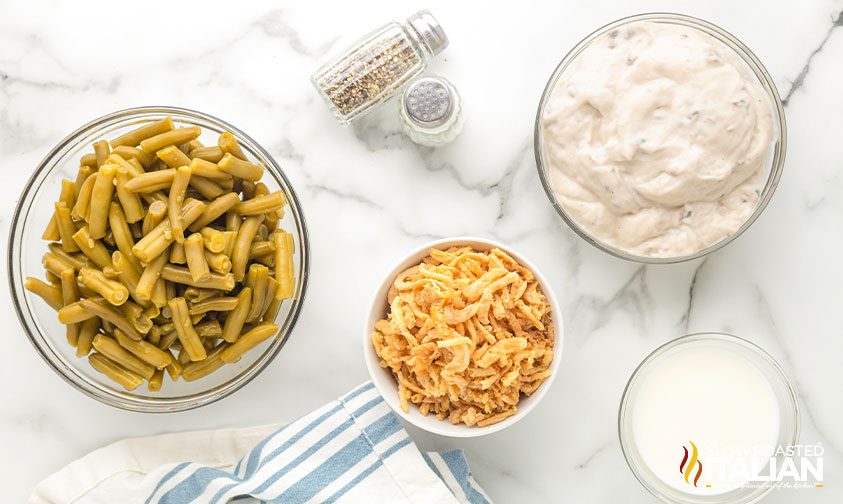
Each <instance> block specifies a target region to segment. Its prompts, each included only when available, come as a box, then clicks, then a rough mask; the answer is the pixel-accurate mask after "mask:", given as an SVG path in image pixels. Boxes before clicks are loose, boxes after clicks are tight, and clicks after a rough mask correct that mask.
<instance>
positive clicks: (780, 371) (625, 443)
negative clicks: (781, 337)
mask: <svg viewBox="0 0 843 504" xmlns="http://www.w3.org/2000/svg"><path fill="white" fill-rule="evenodd" d="M698 341H717V342H720V343H726V344H733V345H738V346H740V347H743V348H745V349H747V350H749V351H751V352H752V353H754V354H756V355H758V356H759V357H760V358H761V359H762V360H763V361H764V362H766V363H767V365H769V366H770V368H771V369H772V370H773V372H774V373H775V374H776V376H778V377H779V378H780V379H781V381H782V383H783V384H784V387H785V389H786V390H787V396H788V399H790V402H789V405H790V407H791V408H792V412H793V433H792V436H791V439H790V441H789V442H790V444H791V445H795V444H796V443H798V442H799V436H800V431H801V422H802V420H801V410H800V408H799V395H798V394H797V393H796V388H795V387H794V385H793V382H792V381H791V379H790V377H789V376H788V375H787V373H786V372H785V370H784V368H782V366H781V364H779V362H778V361H777V360H776V359H775V358H774V357H773V356H772V355H770V353H769V352H767V351H766V350H764V348H762V347H761V346H760V345H757V344H755V343H753V342H751V341H749V340H747V339H745V338H741V337H740V336H736V335H734V334H730V333H727V332H720V331H701V332H694V333H689V334H686V335H684V336H679V337H676V338H673V339H672V340H669V341H667V342H665V343H663V344H661V345H659V346H658V347H656V348H655V349H654V350H653V351H651V352H650V353H648V354H647V356H646V357H644V359H642V360H641V362H640V363H639V364H638V365H637V366H636V367H635V370H633V372H632V374H631V375H630V376H629V379H628V380H627V382H626V386H624V389H623V395H621V400H620V405H619V406H618V425H617V429H618V444H619V445H620V448H621V453H622V454H623V457H624V461H625V462H626V465H627V467H628V468H629V470H630V472H631V473H632V474H633V475H634V476H635V479H636V480H638V482H639V483H640V484H641V486H643V487H644V488H645V489H646V490H647V491H648V492H649V493H650V494H652V495H653V496H654V497H656V498H657V499H659V500H660V501H663V502H667V503H671V502H674V500H672V499H674V498H675V496H673V495H665V493H664V491H663V489H662V488H657V487H656V486H655V485H653V484H651V483H650V482H648V481H645V478H644V476H643V474H642V470H641V469H640V468H639V466H638V465H637V464H636V463H635V461H634V460H633V459H632V455H631V452H633V451H637V450H633V447H634V444H632V442H631V440H629V439H627V436H626V435H624V420H625V419H627V417H628V415H629V414H631V407H632V405H631V404H629V400H630V393H631V392H632V389H633V387H634V386H635V384H636V383H637V381H638V379H639V378H640V377H641V373H642V372H643V371H644V370H645V369H646V368H647V367H648V366H649V365H650V364H651V363H652V362H653V361H654V360H655V359H656V358H658V357H659V356H661V355H663V354H664V353H666V352H668V351H670V350H672V349H674V348H676V347H680V346H682V345H686V344H690V343H694V342H698ZM665 486H666V485H665ZM772 489H773V488H772V486H769V487H766V488H764V489H762V491H760V492H757V493H756V495H753V496H750V498H749V499H748V500H744V501H740V503H741V504H753V503H756V502H758V501H760V500H761V499H762V498H764V496H766V495H767V494H768V493H769V492H770V491H771V490H772ZM732 491H734V490H732ZM727 494H728V492H727V493H724V494H717V495H716V497H723V496H724V495H727ZM694 497H700V496H694ZM702 497H704V496H702ZM712 497H715V496H712ZM689 502H691V501H689ZM695 502H708V501H706V500H701V501H700V500H698V501H695ZM730 502H735V501H730Z"/></svg>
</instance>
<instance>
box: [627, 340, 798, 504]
mask: <svg viewBox="0 0 843 504" xmlns="http://www.w3.org/2000/svg"><path fill="white" fill-rule="evenodd" d="M618 432H619V435H620V443H621V449H622V450H623V453H624V457H626V461H627V464H629V467H630V469H631V470H632V472H633V474H634V475H635V477H636V478H638V481H640V482H641V484H642V485H644V487H645V488H646V489H647V490H648V491H650V492H651V493H652V494H653V495H655V496H656V497H658V498H659V499H661V500H663V501H664V502H669V503H680V504H685V503H688V504H715V503H724V504H725V503H729V504H747V503H753V502H757V501H759V500H760V499H761V498H762V497H763V496H764V495H766V494H767V492H769V491H770V490H771V489H772V487H773V485H772V484H771V483H770V482H769V481H767V480H769V479H770V474H771V468H775V467H782V464H783V459H784V458H785V454H784V452H783V450H782V448H787V447H788V446H792V445H795V444H796V442H797V439H798V437H799V407H798V405H797V400H796V392H795V391H794V389H793V386H792V385H791V383H790V380H789V379H788V378H787V376H786V375H785V373H784V371H783V370H782V368H781V366H779V364H778V363H777V362H776V361H775V360H774V359H773V358H772V357H771V356H770V355H769V354H768V353H766V352H765V351H764V350H762V349H761V348H759V347H758V346H756V345H754V344H753V343H750V342H748V341H746V340H744V339H741V338H738V337H736V336H731V335H728V334H719V333H700V334H692V335H689V336H684V337H681V338H677V339H675V340H672V341H670V342H668V343H666V344H664V345H662V346H661V347H659V348H657V349H656V350H655V351H654V352H653V353H651V354H650V355H649V356H647V358H646V359H644V361H643V362H642V363H641V364H640V365H639V366H638V368H637V369H636V370H635V372H634V373H633V374H632V377H631V378H630V379H629V383H628V384H627V386H626V390H625V391H624V394H623V399H622V400H621V406H620V412H619V416H618ZM772 472H773V473H775V469H773V471H772Z"/></svg>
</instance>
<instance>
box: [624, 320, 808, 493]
mask: <svg viewBox="0 0 843 504" xmlns="http://www.w3.org/2000/svg"><path fill="white" fill-rule="evenodd" d="M692 345H698V346H705V347H709V348H710V347H715V348H720V349H724V350H727V351H728V352H731V353H735V354H737V355H740V356H742V357H743V358H745V359H747V360H748V361H750V362H751V363H753V364H754V365H755V367H756V368H757V369H758V370H759V371H760V372H761V373H762V374H763V375H764V377H765V378H766V379H767V380H768V382H769V384H770V386H771V387H772V390H773V393H774V395H775V397H776V401H777V403H778V405H779V437H778V440H777V444H778V445H779V446H784V447H787V446H791V445H795V444H796V443H797V442H798V439H799V403H798V402H797V398H796V391H795V390H794V388H793V384H792V383H791V382H790V379H788V377H787V375H786V374H785V372H784V370H783V369H782V368H781V366H780V365H779V363H778V362H776V360H775V359H773V357H772V356H771V355H770V354H768V353H767V352H765V351H764V350H763V349H762V348H761V347H759V346H757V345H755V344H753V343H750V342H749V341H747V340H745V339H742V338H739V337H737V336H732V335H730V334H722V333H698V334H690V335H688V336H683V337H681V338H676V339H674V340H672V341H669V342H667V343H665V344H664V345H662V346H660V347H659V348H657V349H655V350H654V351H653V352H652V353H651V354H650V355H648V356H647V357H646V358H645V359H644V360H643V361H642V362H641V364H639V365H638V367H637V368H636V369H635V371H634V372H633V373H632V376H631V377H630V379H629V382H628V383H627V385H626V389H624V392H623V398H622V399H621V405H620V410H619V412H618V435H619V437H620V443H621V450H622V451H623V455H624V458H626V463H627V465H629V468H630V469H631V470H632V473H633V474H634V475H635V477H636V478H637V479H638V481H639V482H641V484H642V485H643V486H644V488H646V489H647V490H648V491H649V492H650V493H652V494H653V495H655V496H656V497H658V498H659V499H661V500H662V501H664V502H667V503H669V504H752V503H754V502H758V501H759V500H761V499H762V498H763V497H764V496H765V495H766V494H767V493H768V492H769V491H770V490H772V487H771V486H769V485H766V486H761V487H758V488H736V489H734V490H731V491H728V492H724V493H719V494H714V495H699V494H690V493H684V492H680V491H678V490H676V489H675V488H673V487H671V486H669V485H668V484H666V483H664V482H663V481H662V480H661V479H659V478H658V477H657V476H656V475H655V474H654V473H653V471H652V470H650V469H649V468H648V467H647V465H646V464H645V463H644V461H643V459H642V457H641V455H640V453H639V450H638V447H637V446H636V443H635V437H634V435H633V426H632V410H633V404H634V403H635V400H636V397H637V394H638V391H639V388H640V387H639V386H640V384H641V378H642V377H644V376H645V375H646V373H647V371H648V370H649V369H650V368H651V365H652V364H653V363H654V362H657V361H659V360H660V358H662V357H664V356H666V355H669V354H670V353H672V352H673V351H675V350H678V349H681V348H688V347H690V346H692ZM784 458H785V457H784V455H783V454H778V455H776V459H777V460H776V467H782V463H783V459H784ZM677 466H678V461H677ZM768 473H769V470H768V469H766V468H765V469H764V470H762V471H761V472H760V474H768Z"/></svg>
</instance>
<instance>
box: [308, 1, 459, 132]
mask: <svg viewBox="0 0 843 504" xmlns="http://www.w3.org/2000/svg"><path fill="white" fill-rule="evenodd" d="M447 46H448V37H447V35H445V32H444V31H443V30H442V27H441V26H440V25H439V23H438V22H437V21H436V18H434V17H433V15H431V14H430V12H428V11H426V10H422V11H419V12H417V13H415V14H413V15H412V16H410V17H409V18H407V20H406V21H405V22H404V23H400V22H392V23H389V24H387V25H385V26H383V27H381V28H379V29H377V30H375V31H374V32H372V33H370V34H369V35H367V36H365V37H363V38H362V39H361V40H359V41H358V42H357V43H355V44H354V45H353V46H352V47H350V48H349V49H347V50H346V51H345V52H343V53H342V54H340V55H339V56H338V57H336V58H335V59H333V60H332V61H330V62H329V63H327V64H325V65H324V66H322V68H320V69H319V70H317V71H316V72H315V73H314V74H313V75H312V76H311V81H312V82H313V85H314V86H315V87H316V90H317V91H318V92H319V94H320V95H321V96H322V97H323V98H324V99H325V100H326V101H327V102H328V105H329V106H330V107H331V109H332V110H333V112H334V115H336V117H337V119H338V120H339V121H340V123H342V124H348V123H350V122H351V121H352V120H354V119H355V118H356V117H359V116H360V115H362V114H364V113H366V112H368V111H369V110H371V109H372V107H374V106H375V105H377V104H379V103H382V102H384V101H386V100H387V99H388V98H390V97H391V96H392V95H393V94H394V93H395V92H396V91H397V90H399V89H400V88H401V87H402V86H403V85H404V84H406V83H407V82H408V81H409V80H410V79H412V78H413V77H415V76H416V75H418V74H419V73H420V72H421V71H422V70H424V68H425V66H426V65H427V62H428V61H429V60H430V59H431V58H432V57H433V56H435V55H437V54H439V53H440V52H442V50H443V49H445V47H447Z"/></svg>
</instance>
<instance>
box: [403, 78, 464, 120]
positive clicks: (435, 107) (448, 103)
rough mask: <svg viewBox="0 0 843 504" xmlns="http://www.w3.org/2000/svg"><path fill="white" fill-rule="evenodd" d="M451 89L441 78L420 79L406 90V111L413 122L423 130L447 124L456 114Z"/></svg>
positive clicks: (414, 81)
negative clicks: (454, 113)
mask: <svg viewBox="0 0 843 504" xmlns="http://www.w3.org/2000/svg"><path fill="white" fill-rule="evenodd" d="M455 99H456V98H455V97H454V96H452V92H451V87H450V86H449V85H448V83H447V81H445V80H444V79H442V78H439V77H419V78H417V79H415V80H413V81H412V82H410V84H409V85H408V86H407V87H406V88H405V89H404V104H403V105H404V110H405V112H406V114H407V116H408V119H410V120H411V121H412V122H414V123H415V124H417V125H418V126H421V127H423V128H435V127H437V126H441V125H443V124H445V123H446V122H447V121H448V119H450V118H451V115H452V114H453V112H454V100H455Z"/></svg>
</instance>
